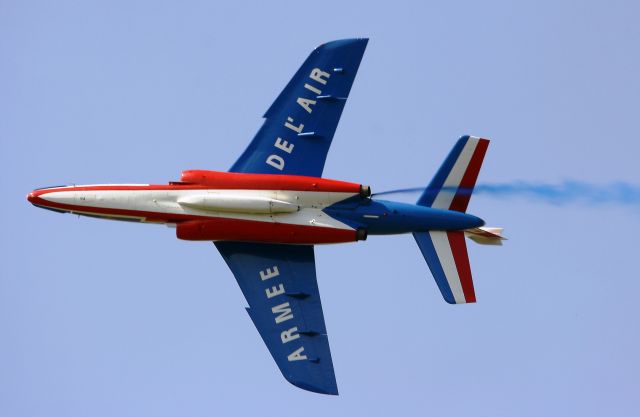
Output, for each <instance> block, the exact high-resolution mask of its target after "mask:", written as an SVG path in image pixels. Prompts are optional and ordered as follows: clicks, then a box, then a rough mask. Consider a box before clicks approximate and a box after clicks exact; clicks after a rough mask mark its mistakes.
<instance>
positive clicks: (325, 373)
mask: <svg viewBox="0 0 640 417" xmlns="http://www.w3.org/2000/svg"><path fill="white" fill-rule="evenodd" d="M214 243H215V245H216V247H217V248H218V250H219V251H220V253H221V254H222V256H223V258H224V260H225V261H226V262H227V265H229V267H230V268H231V271H232V272H233V275H235V277H236V280H237V281H238V284H239V285H240V289H241V290H242V293H243V294H244V296H245V298H246V299H247V302H248V303H249V307H248V308H247V312H248V313H249V316H250V317H251V320H253V324H254V325H255V326H256V328H257V329H258V332H260V336H262V339H263V340H264V342H265V344H266V345H267V348H269V352H271V355H272V356H273V359H275V361H276V363H277V364H278V367H279V368H280V371H281V372H282V374H283V375H284V377H285V378H286V379H287V380H288V381H289V382H291V383H292V384H293V385H296V386H298V387H300V388H302V389H305V390H308V391H313V392H319V393H324V394H333V395H337V394H338V388H337V385H336V378H335V375H334V372H333V362H332V361H331V352H330V350H329V340H328V338H327V330H326V328H325V324H324V317H323V315H322V304H321V303H320V294H319V292H318V283H317V281H316V268H315V257H314V253H313V246H298V245H278V244H262V243H243V242H214Z"/></svg>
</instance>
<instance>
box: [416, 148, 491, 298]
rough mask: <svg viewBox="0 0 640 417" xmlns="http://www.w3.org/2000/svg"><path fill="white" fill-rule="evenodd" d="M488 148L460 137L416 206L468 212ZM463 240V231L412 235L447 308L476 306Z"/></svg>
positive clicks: (465, 246)
mask: <svg viewBox="0 0 640 417" xmlns="http://www.w3.org/2000/svg"><path fill="white" fill-rule="evenodd" d="M488 146H489V141H488V140H487V139H480V138H477V137H473V136H463V137H461V138H460V139H459V140H458V142H457V143H456V144H455V146H454V147H453V149H452V150H451V152H450V153H449V156H447V159H445V161H444V163H443V164H442V166H441V167H440V169H439V170H438V172H437V173H436V175H435V177H433V179H432V180H431V183H429V186H428V187H427V189H426V190H425V191H424V193H423V194H422V196H421V197H420V199H418V203H417V204H418V205H421V206H428V207H433V208H438V209H443V210H455V211H460V212H465V211H467V206H468V205H469V199H470V198H471V193H472V191H473V187H474V186H475V185H476V179H477V178H478V173H479V172H480V167H481V166H482V160H483V159H484V155H485V153H486V152H487V147H488ZM464 236H465V232H464V231H462V230H456V231H439V230H438V231H435V230H434V231H430V232H421V233H414V234H413V237H414V238H415V239H416V242H417V243H418V246H419V247H420V251H421V252H422V255H423V256H424V259H425V260H426V261H427V264H428V265H429V269H430V270H431V273H432V274H433V277H434V278H435V280H436V283H437V284H438V288H439V289H440V292H441V293H442V296H443V297H444V299H445V301H446V302H448V303H449V304H463V303H475V302H476V294H475V290H474V288H473V278H472V276H471V266H470V265H469V255H468V254H467V244H466V242H465V239H464Z"/></svg>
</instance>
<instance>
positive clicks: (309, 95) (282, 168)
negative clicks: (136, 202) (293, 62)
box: [229, 39, 368, 177]
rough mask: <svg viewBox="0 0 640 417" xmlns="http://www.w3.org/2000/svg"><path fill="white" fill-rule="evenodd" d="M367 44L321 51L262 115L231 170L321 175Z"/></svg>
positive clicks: (344, 43)
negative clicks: (252, 136) (262, 122)
mask: <svg viewBox="0 0 640 417" xmlns="http://www.w3.org/2000/svg"><path fill="white" fill-rule="evenodd" d="M367 41H368V40H367V39H344V40H338V41H333V42H329V43H325V44H324V45H320V46H319V47H317V48H316V49H315V50H314V51H313V52H312V53H311V55H309V57H308V58H307V60H306V61H304V63H303V64H302V66H301V67H300V69H299V70H298V72H296V73H295V75H294V76H293V78H292V79H291V81H289V83H288V84H287V86H286V87H285V88H284V90H282V92H281V93H280V95H279V96H278V98H276V100H275V101H274V102H273V104H272V105H271V107H269V109H268V110H267V112H266V113H265V114H264V118H265V121H264V124H263V125H262V127H261V128H260V130H259V131H258V133H257V134H256V136H255V137H254V138H253V140H252V141H251V143H250V144H249V146H248V147H247V149H246V150H245V151H244V153H243V154H242V155H241V156H240V158H239V159H238V160H237V161H236V163H235V164H233V166H232V167H231V169H230V170H229V171H230V172H246V173H255V174H287V175H305V176H311V177H320V176H322V170H323V168H324V163H325V160H326V159H327V153H328V152H329V147H330V146H331V141H332V139H333V134H334V133H335V131H336V127H337V126H338V122H339V121H340V115H341V114H342V109H343V108H344V105H345V102H346V100H347V97H348V96H349V91H350V90H351V86H352V85H353V80H354V79H355V77H356V73H357V72H358V67H359V66H360V61H361V60H362V55H363V54H364V50H365V48H366V46H367Z"/></svg>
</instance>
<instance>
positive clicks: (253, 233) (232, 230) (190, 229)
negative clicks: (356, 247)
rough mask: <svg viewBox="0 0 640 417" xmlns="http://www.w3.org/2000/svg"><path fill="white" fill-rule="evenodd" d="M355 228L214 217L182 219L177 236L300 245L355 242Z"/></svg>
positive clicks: (190, 238) (188, 238) (182, 237)
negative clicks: (184, 220) (183, 220)
mask: <svg viewBox="0 0 640 417" xmlns="http://www.w3.org/2000/svg"><path fill="white" fill-rule="evenodd" d="M356 235H357V232H356V231H355V230H353V229H351V230H347V229H335V228H330V227H319V226H308V225H296V224H289V223H274V222H260V221H252V220H243V219H228V218H210V219H207V220H190V221H186V222H182V223H178V225H177V228H176V236H177V237H178V239H183V240H226V241H239V242H268V243H286V244H298V245H315V244H321V243H343V242H354V241H355V240H356Z"/></svg>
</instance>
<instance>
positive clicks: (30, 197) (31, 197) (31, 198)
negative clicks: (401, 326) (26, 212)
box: [27, 191, 36, 204]
mask: <svg viewBox="0 0 640 417" xmlns="http://www.w3.org/2000/svg"><path fill="white" fill-rule="evenodd" d="M35 199H36V195H35V193H34V192H33V191H32V192H30V193H29V194H27V201H28V202H30V203H31V204H33V202H34V201H35Z"/></svg>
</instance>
